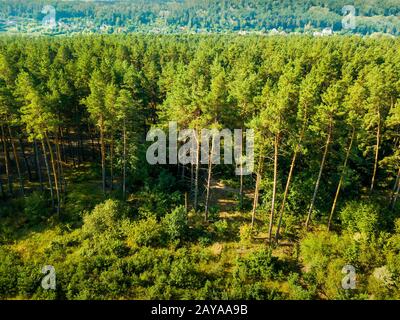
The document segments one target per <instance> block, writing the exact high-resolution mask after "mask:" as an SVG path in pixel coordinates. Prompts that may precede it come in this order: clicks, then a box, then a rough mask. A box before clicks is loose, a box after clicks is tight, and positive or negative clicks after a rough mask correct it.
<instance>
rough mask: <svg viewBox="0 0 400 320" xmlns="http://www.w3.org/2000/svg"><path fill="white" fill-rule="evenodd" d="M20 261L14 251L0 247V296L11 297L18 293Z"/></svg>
mask: <svg viewBox="0 0 400 320" xmlns="http://www.w3.org/2000/svg"><path fill="white" fill-rule="evenodd" d="M20 263H21V262H20V259H19V257H18V255H17V254H16V253H14V252H12V251H11V250H9V249H6V248H4V247H0V298H6V297H13V296H14V295H16V294H17V293H18V290H17V288H18V286H17V284H18V276H19V275H18V274H19V267H18V265H20Z"/></svg>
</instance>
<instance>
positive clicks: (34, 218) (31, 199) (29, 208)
mask: <svg viewBox="0 0 400 320" xmlns="http://www.w3.org/2000/svg"><path fill="white" fill-rule="evenodd" d="M49 213H50V210H49V203H48V201H47V200H46V197H45V195H44V194H42V193H39V192H37V191H35V192H33V193H32V194H30V195H29V196H28V197H26V198H25V207H24V214H25V215H26V216H27V217H28V219H29V220H30V222H31V223H36V224H37V223H39V222H41V221H43V220H45V219H46V218H48V216H49Z"/></svg>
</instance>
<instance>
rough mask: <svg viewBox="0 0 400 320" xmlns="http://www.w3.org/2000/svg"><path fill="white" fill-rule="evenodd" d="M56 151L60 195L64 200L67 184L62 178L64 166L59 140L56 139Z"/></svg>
mask: <svg viewBox="0 0 400 320" xmlns="http://www.w3.org/2000/svg"><path fill="white" fill-rule="evenodd" d="M56 149H57V162H58V170H59V177H60V179H59V180H60V187H61V188H60V189H61V193H62V197H61V198H63V199H64V196H65V194H66V193H67V183H66V180H65V177H64V166H63V159H62V157H61V155H62V153H61V147H60V140H59V139H58V137H57V139H56Z"/></svg>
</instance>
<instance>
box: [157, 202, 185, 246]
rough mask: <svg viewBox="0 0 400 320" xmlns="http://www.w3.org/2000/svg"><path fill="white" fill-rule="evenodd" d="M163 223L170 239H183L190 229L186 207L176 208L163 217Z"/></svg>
mask: <svg viewBox="0 0 400 320" xmlns="http://www.w3.org/2000/svg"><path fill="white" fill-rule="evenodd" d="M162 224H163V227H164V230H165V232H166V234H167V235H168V238H169V239H170V240H176V239H182V238H183V237H184V236H186V234H187V231H188V224H187V215H186V210H185V207H183V206H180V207H177V208H175V209H174V210H173V211H172V212H171V213H169V214H167V215H166V216H165V217H164V218H163V220H162Z"/></svg>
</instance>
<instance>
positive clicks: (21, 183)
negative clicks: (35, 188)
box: [7, 126, 25, 196]
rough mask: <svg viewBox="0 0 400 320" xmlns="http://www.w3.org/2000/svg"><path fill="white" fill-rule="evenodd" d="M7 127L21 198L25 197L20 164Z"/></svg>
mask: <svg viewBox="0 0 400 320" xmlns="http://www.w3.org/2000/svg"><path fill="white" fill-rule="evenodd" d="M7 127H8V134H9V136H10V142H11V147H12V150H13V154H14V160H15V165H16V167H17V174H18V180H19V186H20V190H21V194H22V195H23V196H25V186H24V178H23V177H22V172H21V166H20V163H19V156H18V151H17V148H16V146H15V143H14V137H13V135H12V131H11V127H10V126H7Z"/></svg>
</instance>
